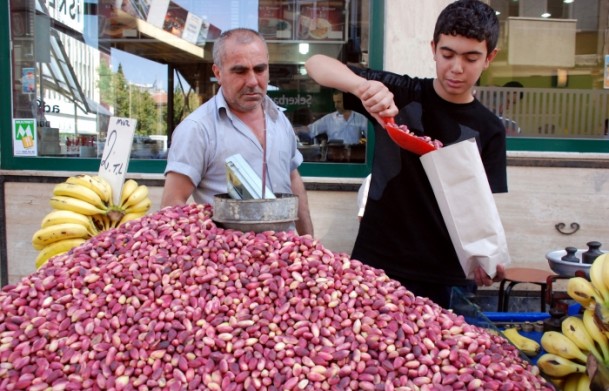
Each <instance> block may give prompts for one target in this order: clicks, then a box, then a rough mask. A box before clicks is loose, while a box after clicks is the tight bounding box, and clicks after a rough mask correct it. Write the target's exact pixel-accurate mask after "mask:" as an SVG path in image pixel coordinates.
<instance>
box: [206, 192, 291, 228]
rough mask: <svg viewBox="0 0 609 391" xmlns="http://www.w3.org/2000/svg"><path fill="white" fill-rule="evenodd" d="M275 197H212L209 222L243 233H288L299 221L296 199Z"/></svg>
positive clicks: (224, 195)
mask: <svg viewBox="0 0 609 391" xmlns="http://www.w3.org/2000/svg"><path fill="white" fill-rule="evenodd" d="M275 196H276V197H277V198H265V199H254V200H236V199H233V198H231V197H230V196H229V195H228V194H226V193H225V194H217V195H216V196H215V197H214V213H213V216H212V219H213V220H214V221H215V222H216V223H218V224H219V225H220V226H222V227H224V228H230V229H236V230H239V231H243V232H250V231H254V232H256V233H258V232H264V231H276V232H280V231H288V230H290V229H294V222H295V221H296V220H297V218H298V197H297V196H295V195H293V194H275Z"/></svg>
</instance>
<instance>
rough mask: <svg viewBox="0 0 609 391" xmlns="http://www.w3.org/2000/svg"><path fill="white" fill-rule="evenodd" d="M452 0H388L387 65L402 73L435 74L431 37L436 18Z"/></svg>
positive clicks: (385, 62)
mask: <svg viewBox="0 0 609 391" xmlns="http://www.w3.org/2000/svg"><path fill="white" fill-rule="evenodd" d="M451 2H452V0H435V1H425V2H421V1H420V0H386V1H385V41H384V48H383V52H384V58H383V61H384V64H385V65H384V69H385V70H387V71H391V72H395V73H398V74H408V75H412V76H417V77H434V76H435V74H436V72H435V63H434V61H433V55H432V52H431V40H432V38H433V30H434V27H435V24H436V19H437V18H438V15H439V14H440V12H441V11H442V10H443V9H444V7H446V6H447V5H448V4H449V3H451Z"/></svg>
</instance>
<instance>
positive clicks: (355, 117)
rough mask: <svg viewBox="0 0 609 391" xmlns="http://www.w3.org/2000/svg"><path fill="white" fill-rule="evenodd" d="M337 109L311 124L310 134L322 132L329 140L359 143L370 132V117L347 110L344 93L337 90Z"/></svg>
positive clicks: (311, 135) (334, 98)
mask: <svg viewBox="0 0 609 391" xmlns="http://www.w3.org/2000/svg"><path fill="white" fill-rule="evenodd" d="M332 100H333V101H334V107H335V108H336V111H335V112H333V113H330V114H326V115H324V116H323V117H321V118H320V119H318V120H317V121H315V122H313V123H312V124H311V125H309V136H310V137H311V138H315V137H317V136H319V135H320V134H326V135H327V136H328V142H332V141H342V142H343V144H345V145H354V144H359V142H360V140H361V139H362V138H366V136H367V134H368V119H367V118H366V117H365V116H363V115H362V114H360V113H356V112H354V111H351V110H345V106H344V104H343V93H342V92H341V91H335V92H334V94H333V95H332Z"/></svg>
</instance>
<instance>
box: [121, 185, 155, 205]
mask: <svg viewBox="0 0 609 391" xmlns="http://www.w3.org/2000/svg"><path fill="white" fill-rule="evenodd" d="M148 194H149V191H148V186H146V185H139V186H138V187H137V189H135V191H133V193H131V195H130V196H129V197H127V199H126V200H125V202H123V203H122V204H121V207H122V208H123V209H125V211H129V208H130V207H132V206H134V205H137V204H139V203H140V202H142V201H144V200H146V199H147V198H148Z"/></svg>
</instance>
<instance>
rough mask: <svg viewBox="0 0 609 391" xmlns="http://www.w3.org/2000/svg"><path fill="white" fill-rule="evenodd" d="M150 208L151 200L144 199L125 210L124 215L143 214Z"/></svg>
mask: <svg viewBox="0 0 609 391" xmlns="http://www.w3.org/2000/svg"><path fill="white" fill-rule="evenodd" d="M151 206H152V200H151V199H150V198H148V197H146V198H144V199H143V200H142V201H140V202H139V203H138V204H135V205H132V206H130V207H129V208H127V209H126V210H125V213H126V214H130V213H145V212H148V211H149V210H150V207H151Z"/></svg>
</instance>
